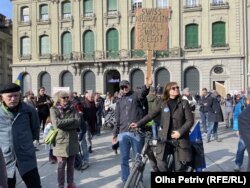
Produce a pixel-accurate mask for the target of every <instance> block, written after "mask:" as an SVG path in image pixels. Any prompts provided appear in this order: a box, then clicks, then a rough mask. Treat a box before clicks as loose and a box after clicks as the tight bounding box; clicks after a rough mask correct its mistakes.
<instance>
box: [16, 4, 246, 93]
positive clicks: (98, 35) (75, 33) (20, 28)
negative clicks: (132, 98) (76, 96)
mask: <svg viewBox="0 0 250 188" xmlns="http://www.w3.org/2000/svg"><path fill="white" fill-rule="evenodd" d="M60 2H62V1H58V0H54V1H49V0H47V1H46V0H15V1H12V3H13V5H14V6H13V11H14V12H13V19H14V22H13V26H14V27H13V31H14V33H13V34H14V35H13V42H14V43H13V44H14V48H13V64H14V67H13V78H15V77H16V76H17V75H18V73H19V72H20V71H23V67H25V68H24V69H25V70H26V71H27V73H29V74H31V76H32V87H33V88H32V89H37V84H38V81H37V78H38V75H39V73H40V72H41V71H42V70H41V69H43V68H42V66H39V67H35V65H36V64H39V65H46V71H47V72H48V73H50V75H51V76H52V77H53V79H52V85H55V86H58V84H59V72H60V71H63V70H65V68H66V69H68V70H70V71H71V72H72V73H73V76H74V84H75V86H74V89H75V90H76V91H78V92H80V91H81V89H82V83H81V82H82V77H81V75H82V73H83V72H84V71H86V70H91V71H93V72H94V73H95V75H96V79H97V81H96V83H98V84H97V86H96V87H97V88H96V91H101V92H104V89H105V86H104V80H103V79H104V76H105V75H104V74H105V72H106V71H107V70H110V69H116V70H118V71H119V72H120V74H121V78H122V79H129V77H130V73H131V71H132V70H133V69H134V68H140V69H141V70H143V71H144V72H146V69H145V68H146V67H145V63H143V62H141V61H144V62H145V61H146V59H145V58H144V59H141V60H137V59H133V58H132V59H131V58H130V59H127V60H128V61H127V60H119V59H118V60H112V59H111V60H105V61H104V60H96V61H95V62H93V63H86V62H85V63H80V62H81V61H76V63H80V64H81V66H80V67H81V69H80V70H78V71H80V74H79V73H77V74H74V69H73V68H72V66H71V65H68V64H69V61H65V62H59V64H58V65H54V63H53V62H52V60H51V59H40V58H39V36H40V35H42V34H48V35H49V37H50V49H51V54H52V55H53V54H61V47H60V46H61V40H60V38H61V34H62V33H63V32H64V31H69V32H71V33H72V39H73V47H72V50H73V51H74V52H77V53H78V52H81V51H82V48H83V47H82V38H83V33H84V32H85V31H86V30H92V31H93V32H94V38H95V49H96V50H97V51H102V52H103V51H104V52H105V51H106V32H107V31H108V29H110V28H116V29H117V30H118V33H119V50H130V46H131V44H130V32H131V29H132V28H133V27H134V16H133V14H131V1H130V0H119V1H118V3H117V4H118V12H117V14H116V15H114V16H113V17H112V16H109V17H108V16H107V6H106V4H107V1H106V0H103V1H101V0H94V1H93V5H94V8H93V11H94V14H95V17H94V19H84V18H83V1H82V0H79V1H78V0H72V1H71V2H72V19H69V20H67V21H66V20H62V19H61V3H60ZM179 2H181V4H179ZM197 2H198V4H200V6H198V7H196V8H193V9H186V8H184V7H185V1H177V0H170V1H169V5H170V7H171V10H172V11H171V14H170V19H169V35H170V48H178V49H179V51H180V52H181V53H180V54H181V55H180V56H176V57H167V58H163V59H155V61H156V62H157V63H155V65H156V64H157V66H159V67H165V68H166V69H168V70H169V72H170V73H171V74H170V75H171V80H175V81H177V82H179V83H180V85H182V84H183V74H184V70H185V69H186V68H187V67H191V66H194V67H196V68H197V69H198V70H199V73H200V88H202V87H207V88H211V87H212V81H213V80H216V79H223V80H225V85H226V87H227V89H228V90H233V89H241V88H243V87H244V86H243V83H242V79H243V75H242V64H243V62H242V58H243V57H244V40H243V23H242V22H243V14H242V9H243V4H242V1H241V0H225V2H227V3H228V4H226V6H223V7H222V8H212V7H211V2H212V0H207V1H204V0H197ZM44 3H46V4H48V5H49V18H50V23H48V24H39V23H38V19H39V6H40V5H41V4H44ZM227 5H228V6H227ZM23 6H28V7H30V15H31V24H30V25H22V24H20V9H21V7H23ZM143 7H145V8H152V7H153V8H155V7H156V0H144V2H143ZM248 9H249V8H248ZM117 15H118V16H117ZM215 21H225V22H226V43H228V44H229V46H228V47H225V48H218V49H213V48H212V47H211V42H212V36H211V34H212V23H213V22H215ZM190 23H197V24H198V25H199V45H200V46H201V48H200V49H195V50H185V49H184V46H185V25H187V24H190ZM22 36H29V37H31V39H32V44H31V49H32V54H31V55H32V58H31V59H29V60H21V59H20V57H19V56H20V38H21V37H22ZM114 62H115V63H114ZM138 62H139V63H138ZM64 64H65V65H64ZM114 64H115V65H114ZM19 65H20V66H21V67H19ZM99 65H100V67H101V70H102V71H101V72H100V71H99V69H98V66H99ZM215 65H221V66H223V68H224V69H225V70H226V71H225V72H224V73H223V74H225V75H223V76H222V77H218V76H217V77H216V76H214V75H212V74H211V72H212V68H213V67H214V66H215ZM123 66H125V69H126V70H125V71H124V68H123ZM248 67H250V66H248ZM153 69H154V70H157V67H154V68H153ZM248 69H250V68H248Z"/></svg>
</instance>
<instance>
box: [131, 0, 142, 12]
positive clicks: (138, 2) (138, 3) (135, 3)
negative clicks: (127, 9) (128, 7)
mask: <svg viewBox="0 0 250 188" xmlns="http://www.w3.org/2000/svg"><path fill="white" fill-rule="evenodd" d="M142 1H143V0H132V11H133V12H135V11H136V9H138V8H142Z"/></svg>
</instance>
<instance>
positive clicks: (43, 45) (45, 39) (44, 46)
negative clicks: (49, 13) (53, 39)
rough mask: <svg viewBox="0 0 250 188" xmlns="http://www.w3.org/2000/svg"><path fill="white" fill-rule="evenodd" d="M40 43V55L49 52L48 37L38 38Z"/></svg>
mask: <svg viewBox="0 0 250 188" xmlns="http://www.w3.org/2000/svg"><path fill="white" fill-rule="evenodd" d="M40 45H41V47H40V48H41V51H40V54H41V55H48V54H49V53H50V46H49V37H48V36H43V37H41V38H40Z"/></svg>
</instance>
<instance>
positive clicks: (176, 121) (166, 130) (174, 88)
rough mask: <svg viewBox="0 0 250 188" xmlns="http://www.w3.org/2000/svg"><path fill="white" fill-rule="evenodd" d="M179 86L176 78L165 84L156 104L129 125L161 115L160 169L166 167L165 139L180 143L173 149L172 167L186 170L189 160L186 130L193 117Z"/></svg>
mask: <svg viewBox="0 0 250 188" xmlns="http://www.w3.org/2000/svg"><path fill="white" fill-rule="evenodd" d="M179 90H180V88H179V86H178V85H177V83H176V82H169V83H168V84H166V86H165V88H164V91H163V96H162V98H161V101H160V102H159V104H158V106H156V107H155V108H154V109H152V111H151V112H150V113H149V114H148V115H146V116H145V117H143V118H142V119H141V120H139V121H137V122H134V123H131V124H130V128H140V127H142V125H144V124H145V123H147V122H148V121H151V120H152V119H154V118H155V117H157V115H159V114H160V115H161V125H160V128H159V132H158V138H159V139H160V140H161V141H162V142H160V143H159V144H158V145H157V147H156V158H157V164H158V168H159V170H160V171H161V172H165V171H167V169H168V168H167V164H166V157H167V155H168V154H169V153H168V152H169V151H168V150H167V149H166V142H164V141H166V140H176V141H177V143H178V145H179V147H178V152H177V151H176V150H175V151H174V154H175V156H176V157H175V171H179V172H181V171H187V170H188V169H190V168H189V162H191V161H192V148H191V143H190V141H189V132H190V130H191V128H192V126H193V123H194V119H193V115H192V111H191V109H190V105H189V104H188V101H187V100H183V99H182V98H181V95H180V91H179Z"/></svg>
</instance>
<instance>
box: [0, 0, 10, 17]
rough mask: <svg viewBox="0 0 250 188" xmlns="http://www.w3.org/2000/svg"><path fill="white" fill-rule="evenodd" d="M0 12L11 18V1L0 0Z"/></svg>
mask: <svg viewBox="0 0 250 188" xmlns="http://www.w3.org/2000/svg"><path fill="white" fill-rule="evenodd" d="M0 13H1V14H3V15H5V16H6V17H7V18H11V19H12V3H11V1H10V0H0Z"/></svg>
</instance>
